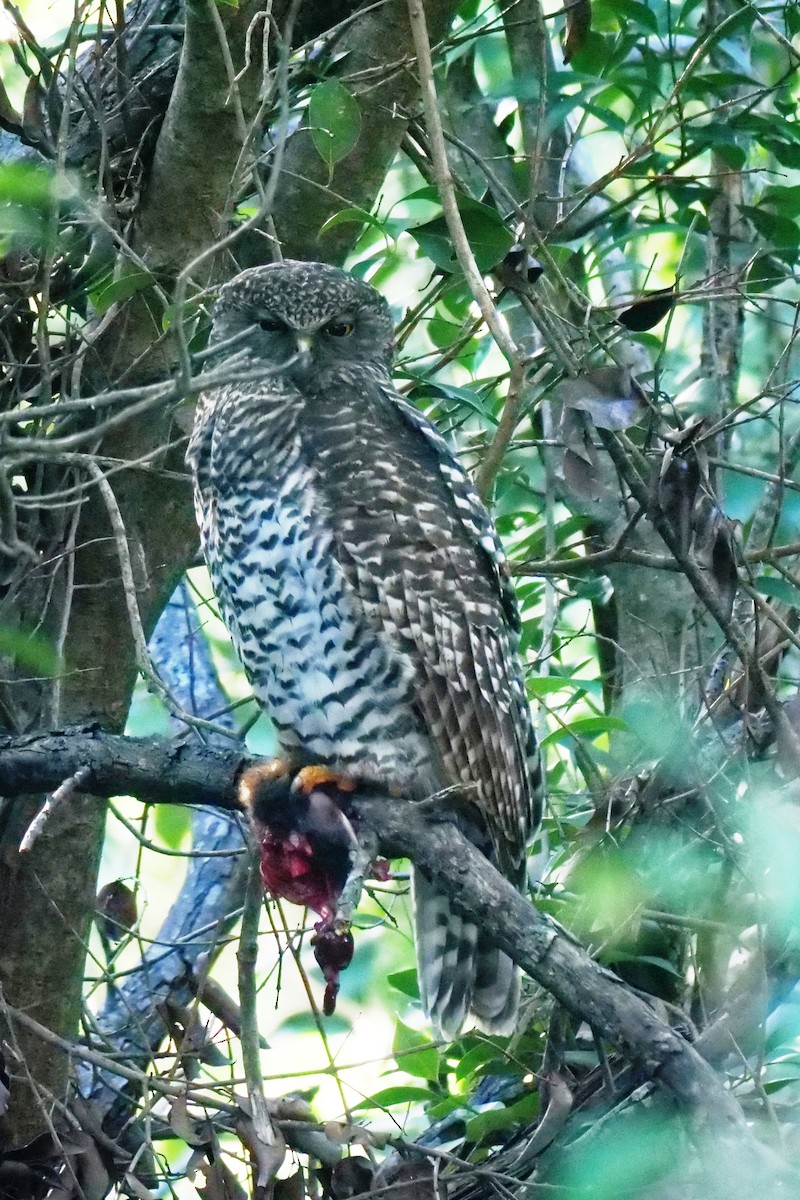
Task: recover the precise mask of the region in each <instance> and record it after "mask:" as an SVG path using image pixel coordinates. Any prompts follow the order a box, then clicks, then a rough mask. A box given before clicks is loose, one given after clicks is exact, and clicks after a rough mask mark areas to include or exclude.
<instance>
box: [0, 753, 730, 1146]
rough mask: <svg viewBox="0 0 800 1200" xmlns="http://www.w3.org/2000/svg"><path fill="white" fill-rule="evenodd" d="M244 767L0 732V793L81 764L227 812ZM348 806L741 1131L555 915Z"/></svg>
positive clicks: (489, 874)
mask: <svg viewBox="0 0 800 1200" xmlns="http://www.w3.org/2000/svg"><path fill="white" fill-rule="evenodd" d="M246 762H247V759H246V758H245V757H244V756H243V755H241V754H240V753H238V752H236V751H218V750H211V749H208V748H203V747H199V746H196V745H194V744H192V745H185V746H176V745H175V744H174V743H167V742H163V741H158V740H148V739H134V738H124V737H117V736H115V735H112V734H106V733H102V732H99V731H91V730H88V731H86V730H84V731H77V732H74V733H70V732H61V733H54V734H51V735H49V736H46V737H39V738H36V737H29V738H16V739H14V738H5V739H3V740H2V742H0V791H2V792H4V793H5V794H7V795H13V794H17V793H22V792H25V791H31V790H38V789H48V790H52V788H53V787H56V786H57V785H58V784H59V783H60V782H61V780H62V779H63V778H64V777H65V776H66V775H69V774H72V773H74V771H75V770H77V768H78V767H80V766H88V767H89V768H90V770H91V783H90V786H91V788H92V790H93V791H94V793H95V794H97V795H105V796H111V795H115V794H117V793H120V792H122V793H133V794H135V795H137V796H138V797H139V799H142V800H161V801H162V802H166V803H179V804H185V803H195V804H198V803H199V804H213V805H216V806H218V807H222V808H231V807H234V806H235V786H236V780H237V777H238V775H239V773H240V771H241V769H242V768H243V766H244V765H245V764H246ZM354 803H355V809H356V815H357V817H358V820H359V823H360V824H361V825H362V826H367V827H369V829H370V830H372V831H374V833H375V834H376V835H377V837H378V839H379V841H380V844H381V849H382V851H383V852H384V853H386V854H388V855H390V856H392V857H405V858H410V859H412V860H413V861H414V862H415V863H416V865H417V866H419V867H420V868H421V869H422V870H423V871H425V872H426V873H427V874H429V875H430V877H431V878H432V879H433V880H434V881H435V882H436V884H437V885H438V886H439V887H440V888H441V890H442V891H443V892H446V893H447V894H448V896H450V898H451V900H452V903H453V906H454V907H455V908H456V909H457V910H459V911H461V912H462V913H463V914H464V915H466V916H470V917H472V918H473V919H477V920H479V921H480V925H481V928H482V929H483V930H484V931H485V932H487V933H489V934H490V936H492V937H493V938H494V939H496V941H497V944H498V945H499V946H500V947H502V949H504V950H506V951H507V952H508V953H509V954H510V955H511V956H512V957H513V958H514V959H515V960H516V961H517V962H518V963H519V964H520V965H521V966H522V967H523V969H524V970H525V971H527V973H528V974H529V975H530V976H531V977H532V978H533V979H535V980H537V982H539V983H540V984H542V986H543V987H545V988H547V990H548V991H550V992H551V993H552V994H553V995H554V996H555V997H556V998H557V999H558V1000H559V1002H560V1003H561V1004H563V1005H564V1007H565V1008H567V1009H569V1011H570V1012H573V1013H575V1014H577V1015H579V1016H580V1017H581V1018H582V1019H584V1020H586V1021H588V1022H589V1023H590V1024H591V1026H592V1027H593V1028H594V1029H595V1030H596V1031H597V1032H598V1033H599V1034H600V1035H602V1037H604V1038H606V1039H608V1040H609V1041H611V1042H613V1043H614V1044H615V1045H616V1046H618V1047H619V1048H620V1049H621V1050H623V1051H624V1052H625V1053H626V1054H627V1055H628V1056H629V1057H630V1058H631V1059H632V1060H634V1061H635V1062H637V1063H638V1064H640V1065H641V1066H642V1067H643V1068H644V1069H645V1070H646V1071H647V1072H648V1074H649V1075H651V1076H652V1077H654V1078H657V1079H659V1080H660V1081H661V1082H662V1083H663V1084H665V1085H666V1087H667V1088H668V1089H669V1090H670V1092H671V1093H672V1095H673V1096H674V1098H675V1099H676V1100H677V1101H678V1102H679V1103H680V1104H681V1106H682V1107H684V1108H686V1109H687V1110H688V1111H689V1112H690V1113H691V1115H692V1118H693V1120H694V1121H695V1123H696V1124H697V1125H698V1126H699V1127H701V1128H702V1129H705V1130H708V1131H714V1132H716V1133H718V1134H719V1133H722V1132H725V1131H726V1130H727V1131H731V1132H733V1131H736V1135H737V1136H742V1135H743V1134H744V1132H745V1124H744V1118H743V1116H742V1114H741V1112H740V1110H739V1108H738V1105H737V1104H736V1103H735V1102H734V1101H733V1100H732V1098H731V1097H730V1096H729V1095H728V1093H727V1092H726V1091H725V1090H724V1088H723V1087H722V1085H721V1084H720V1082H719V1080H718V1079H717V1077H716V1075H715V1074H714V1072H713V1071H712V1069H711V1067H709V1066H708V1064H707V1063H706V1062H704V1061H703V1059H702V1058H701V1057H700V1056H699V1054H698V1053H697V1052H696V1051H695V1050H694V1049H693V1048H692V1046H691V1045H690V1044H689V1043H688V1042H687V1041H685V1040H684V1039H683V1038H682V1037H681V1036H680V1035H679V1034H677V1033H676V1032H675V1031H674V1030H673V1029H670V1028H669V1027H668V1026H667V1025H665V1024H664V1023H663V1022H662V1021H660V1020H659V1018H658V1017H657V1016H656V1014H655V1012H653V1010H652V1009H651V1008H650V1007H649V1006H648V1005H647V1004H646V1003H645V1002H644V1001H643V1000H641V999H639V997H638V996H636V995H635V994H634V993H633V992H631V991H630V990H629V989H628V988H627V987H626V986H625V985H624V984H623V983H622V982H621V981H620V980H619V979H617V978H616V976H614V975H612V974H611V972H609V971H607V970H606V969H605V968H603V967H601V966H599V965H598V964H597V963H596V962H594V961H593V960H592V959H591V958H590V957H589V955H588V954H587V953H586V952H585V951H584V950H583V949H581V947H580V946H579V945H577V944H576V943H575V942H573V941H572V940H571V939H570V937H569V936H568V935H567V934H566V933H565V932H564V931H563V930H562V929H561V928H560V927H559V926H558V925H556V924H555V922H553V921H552V920H551V919H550V918H549V917H547V916H544V915H543V914H541V913H538V912H536V910H535V909H533V908H532V907H531V906H530V904H529V903H528V901H527V900H526V899H525V898H524V897H523V896H521V895H520V894H519V893H518V892H517V891H516V890H515V889H514V888H513V887H512V885H511V884H509V883H508V881H507V880H505V879H504V878H503V877H502V876H501V875H500V874H499V873H498V872H497V871H496V870H495V869H494V868H493V867H492V866H490V864H489V863H488V862H487V861H486V859H485V858H484V857H483V856H482V855H481V854H480V853H479V852H478V851H477V850H476V849H475V848H474V847H473V846H472V845H471V844H470V843H469V842H468V841H467V840H466V839H465V838H464V837H463V835H462V834H461V833H460V832H459V831H458V830H457V829H456V828H455V827H454V826H453V825H451V824H450V823H449V822H445V821H442V820H437V819H431V815H430V810H429V808H428V806H427V805H424V806H420V805H413V804H409V803H404V802H402V801H399V800H396V799H393V800H392V801H391V802H387V799H386V798H385V797H378V796H360V797H359V798H358V799H357V800H356V801H355V802H354Z"/></svg>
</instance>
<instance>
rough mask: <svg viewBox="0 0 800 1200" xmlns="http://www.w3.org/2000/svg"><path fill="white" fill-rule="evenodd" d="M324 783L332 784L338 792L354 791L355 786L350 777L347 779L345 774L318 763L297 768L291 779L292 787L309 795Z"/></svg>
mask: <svg viewBox="0 0 800 1200" xmlns="http://www.w3.org/2000/svg"><path fill="white" fill-rule="evenodd" d="M326 783H328V784H333V786H334V787H335V788H337V789H338V790H339V791H340V792H354V791H355V788H356V785H355V783H354V782H353V780H352V779H348V777H347V776H346V775H341V774H339V773H338V772H337V771H332V770H331V769H330V767H325V766H323V765H322V764H321V763H320V764H316V765H314V766H311V767H303V768H302V769H301V770H299V771H298V772H297V774H296V775H295V777H294V779H293V780H292V789H293V790H294V791H299V792H302V793H303V794H304V795H306V796H309V795H311V793H312V792H314V791H316V789H317V788H320V787H323V786H324V785H325V784H326Z"/></svg>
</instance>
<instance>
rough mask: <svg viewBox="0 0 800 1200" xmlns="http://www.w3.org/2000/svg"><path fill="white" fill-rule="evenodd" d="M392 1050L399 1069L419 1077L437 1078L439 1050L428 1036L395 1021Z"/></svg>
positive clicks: (399, 1021)
mask: <svg viewBox="0 0 800 1200" xmlns="http://www.w3.org/2000/svg"><path fill="white" fill-rule="evenodd" d="M392 1050H393V1052H394V1056H395V1061H396V1063H397V1066H398V1068H399V1069H400V1070H401V1071H405V1072H406V1073H407V1074H408V1075H417V1076H419V1078H420V1079H431V1080H433V1079H438V1078H439V1069H440V1063H439V1051H438V1050H437V1049H436V1047H435V1046H434V1045H433V1044H432V1043H431V1041H430V1038H428V1037H426V1036H425V1035H424V1034H422V1033H418V1032H417V1030H416V1029H409V1027H408V1026H407V1025H404V1024H403V1022H402V1021H401V1020H399V1018H398V1020H397V1021H396V1022H395V1026H394V1038H393V1039H392Z"/></svg>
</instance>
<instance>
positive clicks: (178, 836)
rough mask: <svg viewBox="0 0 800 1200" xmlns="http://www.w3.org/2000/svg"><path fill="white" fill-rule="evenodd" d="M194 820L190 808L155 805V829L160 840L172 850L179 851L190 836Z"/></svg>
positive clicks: (176, 805) (175, 805) (174, 805)
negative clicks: (185, 839)
mask: <svg viewBox="0 0 800 1200" xmlns="http://www.w3.org/2000/svg"><path fill="white" fill-rule="evenodd" d="M191 824H192V818H191V813H190V811H189V809H188V808H184V807H181V806H180V805H178V804H156V805H155V827H156V833H157V834H158V836H159V838H160V840H161V841H162V842H163V843H164V845H165V846H167V847H168V848H169V849H170V850H179V849H180V847H181V845H182V843H183V841H184V838H186V837H188V836H189V831H190V829H191Z"/></svg>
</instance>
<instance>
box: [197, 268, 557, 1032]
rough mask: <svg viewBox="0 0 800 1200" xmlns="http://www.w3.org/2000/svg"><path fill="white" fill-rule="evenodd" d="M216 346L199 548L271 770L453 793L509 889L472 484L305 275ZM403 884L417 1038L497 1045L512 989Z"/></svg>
mask: <svg viewBox="0 0 800 1200" xmlns="http://www.w3.org/2000/svg"><path fill="white" fill-rule="evenodd" d="M211 348H212V350H214V349H216V350H217V357H216V362H217V365H219V363H220V362H224V361H225V356H227V355H236V356H237V357H236V364H237V372H238V375H239V377H240V381H238V382H233V383H229V384H224V385H221V386H218V387H214V388H213V389H210V390H208V391H206V392H204V393H203V394H202V395H201V398H200V403H199V406H198V411H197V416H196V418H195V425H194V430H193V433H192V438H191V442H190V446H189V452H188V461H189V463H190V465H191V467H192V470H193V472H194V480H195V500H196V506H197V512H198V520H199V523H200V527H201V534H202V542H203V548H204V552H205V556H206V559H207V562H208V565H209V568H210V571H211V577H212V581H213V583H214V588H215V591H216V594H217V598H218V600H219V604H220V608H221V611H222V614H223V617H224V619H225V621H226V623H227V625H228V628H229V630H230V632H231V635H232V637H233V641H234V643H235V646H236V648H237V650H238V652H239V655H240V657H241V660H242V662H243V664H244V667H245V670H246V672H247V674H248V676H249V678H250V680H251V683H252V686H253V689H254V692H255V695H256V697H257V699H258V701H259V703H260V704H261V705H262V706H263V708H264V709H265V710H266V712H267V713H268V714H269V716H270V718H271V719H272V722H273V724H274V726H275V729H276V731H277V735H278V738H279V741H280V744H281V747H282V750H283V752H284V754H285V755H286V756H287V757H288V758H289V759H291V760H294V761H298V762H306V763H315V764H322V765H326V766H328V767H330V768H332V769H333V770H335V771H337V772H341V774H342V775H343V776H345V777H346V778H348V779H350V780H352V781H354V782H356V783H369V784H370V785H373V786H374V785H377V788H379V789H380V790H381V792H382V794H386V795H387V796H391V795H398V796H404V797H407V798H410V799H423V798H424V797H427V796H429V795H431V794H432V793H435V792H438V791H440V790H443V789H446V788H450V789H452V790H453V791H455V792H458V791H459V790H460V792H461V801H460V803H459V804H458V805H457V807H458V808H459V812H460V813H461V819H462V822H464V821H465V822H466V828H467V829H468V831H469V836H470V837H472V839H473V840H474V841H475V843H476V844H477V845H479V846H480V848H481V849H482V850H483V851H484V853H486V854H487V856H489V857H490V858H491V859H492V861H493V862H494V863H495V864H496V865H497V866H498V867H499V869H500V870H501V871H502V872H503V873H504V874H505V875H506V876H507V877H508V878H509V879H510V880H512V881H513V882H514V883H515V884H516V885H517V886H521V885H522V882H523V878H524V871H525V850H526V843H527V841H528V839H529V837H530V834H531V831H532V829H533V828H534V826H535V825H536V824H537V823H538V821H539V815H540V811H539V810H540V806H541V795H542V786H541V767H540V761H539V755H538V752H537V747H536V741H535V738H534V735H533V730H532V726H531V719H530V711H529V708H528V704H527V701H526V698H525V691H524V687H523V683H522V677H521V670H520V664H519V661H518V658H517V642H518V614H517V608H516V601H515V597H514V593H513V589H512V587H511V585H510V582H509V578H508V573H507V569H506V565H505V560H504V557H503V553H502V550H501V547H500V544H499V542H498V539H497V536H496V534H495V531H494V528H493V525H492V522H491V520H490V518H489V516H488V514H487V512H486V510H485V508H484V507H483V505H482V503H481V502H480V500H479V499H478V496H477V494H476V492H475V490H474V488H473V487H472V484H471V483H470V480H469V478H468V476H467V474H466V473H465V471H464V470H463V468H462V467H461V465H460V464H459V462H458V460H457V459H456V458H455V457H454V455H453V453H452V452H451V450H450V449H449V448H448V446H447V444H446V443H445V441H444V440H443V439H442V437H441V436H440V435H439V433H438V432H437V431H436V429H435V428H434V427H433V426H432V425H431V424H430V422H429V421H427V420H426V419H425V417H423V416H422V415H421V414H420V413H419V412H418V411H417V410H416V409H415V408H414V407H413V406H412V405H410V404H409V403H407V402H406V401H405V400H404V399H403V397H402V396H401V395H400V394H399V393H398V391H397V389H396V387H395V386H394V384H393V382H392V377H391V373H390V371H391V365H392V355H393V348H394V333H393V326H392V321H391V317H390V314H389V310H388V307H387V305H386V303H385V301H384V300H383V299H382V298H381V296H380V295H379V294H378V293H377V292H376V291H375V289H374V288H372V287H371V286H370V285H369V284H367V283H364V282H362V281H360V280H357V279H354V278H353V277H351V276H350V275H347V274H346V273H345V272H343V271H340V270H338V269H337V268H335V267H331V266H326V265H323V264H321V263H307V262H282V263H276V264H273V265H271V266H264V267H256V268H254V269H252V270H248V271H244V272H242V274H240V275H238V276H237V277H236V278H235V279H234V280H233V281H232V282H231V283H229V284H227V286H225V287H223V289H222V291H221V294H220V297H219V300H218V301H217V303H216V305H215V307H214V310H213V329H212V340H211ZM462 827H464V825H463V824H462ZM412 884H413V888H412V890H413V900H414V912H415V919H414V924H415V937H416V950H417V960H418V967H419V979H420V991H421V997H422V1002H423V1005H424V1007H425V1009H426V1011H427V1013H428V1014H429V1016H430V1018H431V1020H432V1022H433V1024H434V1026H435V1027H436V1029H437V1030H438V1031H439V1032H440V1033H442V1034H443V1035H445V1036H448V1037H455V1036H456V1035H457V1034H458V1032H459V1031H460V1030H461V1028H462V1026H463V1025H464V1024H465V1022H466V1021H467V1019H468V1018H469V1019H470V1020H471V1022H472V1023H473V1024H476V1025H477V1026H478V1027H480V1028H482V1029H484V1030H485V1031H487V1032H490V1033H509V1032H510V1031H511V1030H512V1029H513V1027H514V1024H515V1020H516V1014H517V1007H518V1002H519V985H520V981H519V972H518V970H517V969H516V968H515V967H514V965H513V964H512V962H511V960H510V959H509V958H507V957H506V955H505V954H503V953H502V952H500V951H499V950H498V948H497V947H496V945H494V944H492V942H491V940H490V939H486V938H484V937H482V936H481V933H480V930H479V929H477V928H476V927H475V926H474V925H472V924H469V923H468V922H467V921H465V920H463V919H462V918H461V917H460V916H458V915H457V914H456V913H454V912H452V911H451V910H450V906H449V903H448V901H447V899H446V898H445V897H444V896H442V895H440V894H438V893H437V892H436V890H435V889H434V887H433V886H432V884H431V882H430V881H429V880H428V879H426V878H425V876H424V875H423V874H422V873H421V872H420V871H418V870H414V871H413V876H412Z"/></svg>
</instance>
